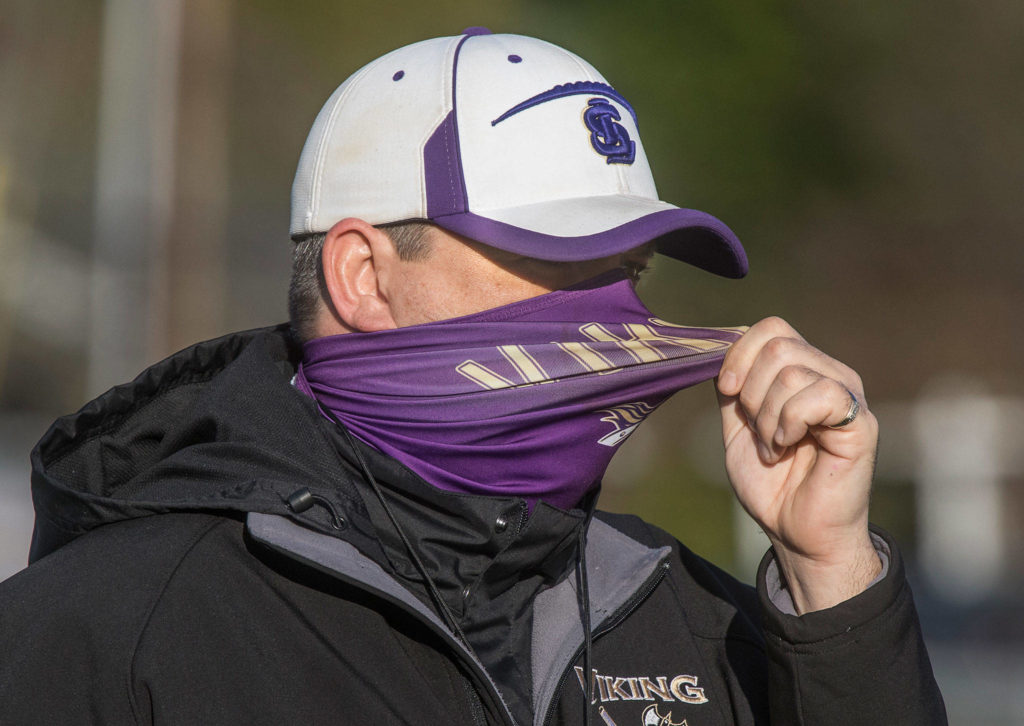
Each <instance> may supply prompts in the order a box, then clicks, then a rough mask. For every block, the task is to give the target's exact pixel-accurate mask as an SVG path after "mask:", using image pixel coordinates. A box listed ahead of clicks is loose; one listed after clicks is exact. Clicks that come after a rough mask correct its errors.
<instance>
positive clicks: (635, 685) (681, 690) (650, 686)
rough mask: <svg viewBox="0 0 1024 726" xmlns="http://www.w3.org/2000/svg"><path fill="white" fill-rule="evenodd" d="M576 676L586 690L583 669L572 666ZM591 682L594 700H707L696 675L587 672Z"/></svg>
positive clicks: (685, 701)
mask: <svg viewBox="0 0 1024 726" xmlns="http://www.w3.org/2000/svg"><path fill="white" fill-rule="evenodd" d="M576 678H577V680H579V682H580V688H582V689H583V690H584V692H585V691H586V682H585V681H584V680H583V678H584V676H583V669H582V668H580V667H579V666H576ZM591 680H592V681H593V683H594V689H593V693H594V702H595V703H597V702H598V701H600V702H601V703H609V702H611V701H657V700H659V699H660V700H661V701H663V702H665V703H673V702H681V703H693V704H698V703H707V702H708V697H707V696H705V695H704V689H703V688H699V687H698V686H697V676H691V675H686V674H681V675H678V676H654V677H650V676H621V677H620V676H604V675H601V674H600V673H598V672H597V669H596V668H595V669H593V670H592V671H591Z"/></svg>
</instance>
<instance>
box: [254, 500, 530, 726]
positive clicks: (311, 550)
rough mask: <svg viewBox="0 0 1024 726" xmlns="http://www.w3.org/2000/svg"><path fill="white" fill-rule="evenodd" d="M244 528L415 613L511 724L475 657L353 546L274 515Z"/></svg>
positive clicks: (256, 516) (259, 516) (260, 516)
mask: <svg viewBox="0 0 1024 726" xmlns="http://www.w3.org/2000/svg"><path fill="white" fill-rule="evenodd" d="M246 528H247V529H248V530H249V533H250V534H251V535H252V537H253V538H254V539H255V540H256V541H257V542H261V543H262V544H265V545H267V546H268V547H271V548H273V549H275V550H277V551H278V552H281V553H283V554H286V555H288V556H289V557H292V558H293V559H296V560H299V561H301V562H305V563H306V564H308V565H311V566H313V567H316V568H317V569H318V570H320V571H322V572H327V573H329V574H332V575H334V576H336V577H339V578H340V579H343V580H345V581H347V582H350V583H352V584H355V585H358V586H359V587H361V588H362V589H364V590H368V591H371V592H374V593H376V594H377V595H379V596H381V597H383V598H384V599H386V600H388V601H390V602H393V603H396V604H398V605H400V606H402V607H404V608H405V609H407V610H412V611H414V612H415V613H416V614H417V615H419V617H421V618H423V620H425V621H426V622H428V623H429V624H430V625H432V626H433V627H434V629H435V631H436V632H438V633H439V634H441V635H443V636H444V637H445V640H447V641H448V642H449V644H450V645H451V646H452V647H453V648H455V649H457V650H459V651H460V652H462V653H463V654H464V655H465V656H466V657H467V658H468V659H469V660H470V661H471V662H472V663H474V664H475V665H476V667H477V669H478V670H479V672H480V673H481V674H482V676H483V677H484V678H485V679H486V680H487V681H488V682H489V683H490V685H491V688H492V689H493V690H494V693H495V694H497V696H498V698H499V700H500V702H501V704H502V706H503V707H504V708H505V712H506V715H508V719H509V721H510V722H513V719H512V716H511V714H510V713H509V711H508V705H507V704H505V702H504V698H502V696H501V692H500V691H499V690H498V688H497V686H496V685H495V684H494V682H493V681H492V680H491V678H490V675H489V674H488V673H487V669H486V668H484V666H483V664H482V663H480V660H479V659H478V658H477V657H476V654H475V653H473V652H472V651H471V650H469V649H467V648H466V647H465V646H464V645H463V644H462V643H461V642H460V641H459V640H458V639H456V638H455V637H454V636H452V634H451V631H450V630H449V629H448V626H446V625H445V624H444V623H443V622H442V621H441V619H440V618H439V617H438V616H437V615H436V614H435V613H434V612H433V611H432V610H431V609H430V608H428V607H427V606H426V605H424V604H423V603H422V602H420V600H419V599H418V598H416V597H415V596H414V595H413V594H412V593H410V592H409V591H408V590H406V589H405V588H404V587H403V586H402V585H401V583H399V582H398V581H397V580H396V579H395V578H393V577H392V576H391V575H389V574H388V573H387V572H385V571H384V569H383V568H381V566H380V565H378V564H377V563H376V562H374V561H373V560H371V559H370V558H369V557H367V556H366V555H364V554H363V553H362V552H360V551H359V550H358V549H356V548H355V547H354V546H353V545H351V544H350V543H348V542H345V541H344V540H340V539H337V538H335V537H328V536H327V535H323V534H319V533H318V532H314V531H313V530H310V529H306V528H305V527H303V526H301V525H298V524H296V523H295V522H292V521H291V520H290V519H288V518H287V517H282V516H279V515H274V514H259V513H257V512H250V513H249V514H248V516H247V518H246Z"/></svg>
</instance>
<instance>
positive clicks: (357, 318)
mask: <svg viewBox="0 0 1024 726" xmlns="http://www.w3.org/2000/svg"><path fill="white" fill-rule="evenodd" d="M396 262H398V253H397V252H396V251H395V247H394V245H393V244H392V242H391V239H390V238H389V237H388V236H387V235H386V234H384V233H383V232H381V231H380V230H379V229H377V228H376V227H374V226H373V225H371V224H368V223H366V222H364V221H363V220H361V219H356V218H354V217H349V218H347V219H343V220H341V221H340V222H338V223H337V224H335V225H334V226H333V227H331V228H330V230H328V232H327V237H326V239H325V240H324V252H323V257H322V258H321V262H320V264H321V265H323V272H324V281H325V282H326V283H327V293H328V295H329V296H330V299H331V305H332V306H333V308H334V310H333V311H332V312H333V313H334V317H335V321H334V322H335V323H337V324H340V325H341V326H343V327H344V328H345V330H336V331H334V332H363V333H368V332H372V331H376V330H390V329H391V328H395V327H398V326H397V325H395V320H394V318H393V317H392V314H391V306H390V304H389V302H388V299H387V297H386V295H385V294H384V293H383V292H382V290H381V284H380V273H381V271H382V270H384V269H389V268H390V267H391V266H393V265H394V264H395V263H396Z"/></svg>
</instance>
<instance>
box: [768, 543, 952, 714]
mask: <svg viewBox="0 0 1024 726" xmlns="http://www.w3.org/2000/svg"><path fill="white" fill-rule="evenodd" d="M872 533H873V534H874V535H876V542H880V543H882V550H883V551H884V550H886V549H887V550H888V552H887V554H888V555H889V562H888V571H887V572H885V574H884V576H883V577H882V578H881V579H880V580H879V581H877V582H875V583H874V584H873V585H872V586H871V587H869V588H868V589H867V590H865V591H864V592H862V593H861V594H860V595H857V596H856V597H853V598H851V599H849V600H847V601H845V602H842V603H840V604H838V605H836V606H835V607H832V608H829V609H827V610H820V611H817V612H813V613H807V614H805V615H803V616H797V615H795V614H791V613H787V612H784V610H785V609H787V608H785V607H784V606H783V608H782V609H780V607H779V603H780V600H779V597H778V594H777V593H773V592H772V590H773V589H775V588H772V587H771V583H772V580H773V579H777V578H773V576H772V575H773V570H775V568H776V567H777V565H776V564H775V559H774V554H773V553H772V552H771V551H769V552H768V554H767V555H766V556H765V558H764V560H762V562H761V567H760V569H759V571H758V574H757V592H758V598H759V600H760V603H761V612H762V618H763V624H764V635H765V643H766V648H767V654H768V660H769V683H768V685H769V694H768V695H769V703H770V706H771V715H772V723H773V724H792V725H793V726H814V725H816V724H830V725H833V724H859V725H862V724H876V723H877V724H883V723H884V724H900V725H906V726H916V725H918V724H921V725H928V726H931V725H932V724H946V723H947V720H946V710H945V706H944V705H943V702H942V695H941V693H940V692H939V688H938V685H937V684H936V682H935V678H934V676H933V675H932V667H931V662H930V661H929V660H928V652H927V650H926V649H925V645H924V640H923V638H922V635H921V626H920V624H919V622H918V618H917V611H916V609H915V608H914V600H913V597H912V595H911V593H910V586H909V585H908V584H907V580H906V576H905V573H904V568H903V560H902V558H901V557H900V553H899V550H898V549H897V547H896V544H895V543H894V542H893V540H892V538H891V537H890V536H889V535H888V534H887V533H885V532H883V531H882V530H880V529H877V528H874V527H872Z"/></svg>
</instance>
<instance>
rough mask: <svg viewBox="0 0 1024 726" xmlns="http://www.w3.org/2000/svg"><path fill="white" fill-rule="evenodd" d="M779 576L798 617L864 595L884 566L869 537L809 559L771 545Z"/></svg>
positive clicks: (864, 534) (798, 553) (776, 545)
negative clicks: (826, 554)
mask: <svg viewBox="0 0 1024 726" xmlns="http://www.w3.org/2000/svg"><path fill="white" fill-rule="evenodd" d="M772 550H773V552H774V554H775V559H776V561H777V563H778V567H779V571H780V575H781V576H782V579H783V581H784V583H785V587H786V589H787V590H788V591H789V594H790V597H791V598H792V601H793V607H794V609H795V610H796V613H797V614H798V615H803V614H805V613H809V612H814V611H816V610H825V609H826V608H830V607H834V606H835V605H838V604H839V603H841V602H843V601H845V600H849V599H850V598H852V597H854V596H856V595H859V594H860V593H862V592H864V590H866V589H867V588H868V587H869V586H870V585H871V584H872V583H873V582H874V580H875V579H876V578H877V577H878V575H879V574H880V573H881V571H882V568H883V565H882V561H881V560H880V559H879V556H878V552H877V551H876V550H875V547H874V545H873V544H872V542H871V537H870V535H869V534H868V531H867V528H865V529H864V532H863V537H859V536H858V537H857V538H856V539H855V540H853V541H851V542H850V543H849V544H844V545H843V546H841V547H836V548H835V549H833V550H831V551H830V553H829V555H828V556H825V557H823V556H817V557H816V556H811V555H808V554H805V553H800V552H797V551H794V550H791V549H789V548H787V547H785V546H783V545H781V544H780V543H778V542H774V543H773V546H772Z"/></svg>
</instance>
